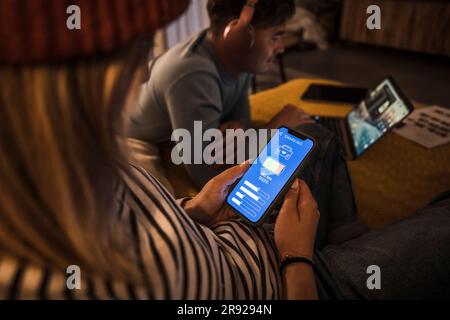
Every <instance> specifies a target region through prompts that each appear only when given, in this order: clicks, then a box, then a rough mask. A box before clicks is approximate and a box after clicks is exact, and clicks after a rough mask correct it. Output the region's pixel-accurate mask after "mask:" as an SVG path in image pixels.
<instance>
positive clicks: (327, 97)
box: [302, 84, 368, 104]
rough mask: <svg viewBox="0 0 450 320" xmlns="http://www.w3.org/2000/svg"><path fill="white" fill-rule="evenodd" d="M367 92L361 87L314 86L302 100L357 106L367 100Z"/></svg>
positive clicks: (309, 88)
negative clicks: (356, 104)
mask: <svg viewBox="0 0 450 320" xmlns="http://www.w3.org/2000/svg"><path fill="white" fill-rule="evenodd" d="M367 91H368V90H367V89H365V88H359V87H342V86H333V85H321V84H312V85H310V86H309V87H308V90H307V91H306V92H305V94H304V95H303V96H302V99H304V100H320V101H330V102H342V103H352V104H355V103H359V102H360V101H361V100H363V99H364V98H365V96H366V94H367Z"/></svg>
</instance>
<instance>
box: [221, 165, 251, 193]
mask: <svg viewBox="0 0 450 320" xmlns="http://www.w3.org/2000/svg"><path fill="white" fill-rule="evenodd" d="M249 166H250V161H249V160H247V161H245V162H243V163H242V164H240V165H237V166H234V167H232V168H230V169H228V170H225V171H224V172H222V173H221V174H219V175H218V176H216V178H215V179H216V181H217V183H218V184H219V185H221V186H223V187H225V188H227V187H229V186H231V185H232V184H233V183H234V182H235V181H236V180H237V179H239V178H240V177H242V176H243V175H244V173H245V172H246V171H247V169H248V168H249Z"/></svg>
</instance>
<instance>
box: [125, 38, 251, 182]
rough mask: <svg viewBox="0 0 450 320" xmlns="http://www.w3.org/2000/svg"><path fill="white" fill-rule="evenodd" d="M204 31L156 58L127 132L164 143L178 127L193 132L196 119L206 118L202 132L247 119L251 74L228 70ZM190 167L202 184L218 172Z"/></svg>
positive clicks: (188, 167) (140, 137)
mask: <svg viewBox="0 0 450 320" xmlns="http://www.w3.org/2000/svg"><path fill="white" fill-rule="evenodd" d="M206 35H207V31H206V30H204V31H202V32H200V33H199V34H197V35H196V36H194V37H193V38H191V39H189V40H188V41H186V42H184V43H181V44H179V45H177V46H176V47H174V48H172V49H171V50H169V51H167V52H166V53H165V54H163V55H162V56H161V57H159V58H158V59H156V60H155V61H154V62H153V63H152V67H151V73H150V79H149V81H148V82H146V83H145V84H143V85H142V88H141V92H140V96H139V101H138V103H137V105H136V107H135V109H134V110H133V112H132V114H131V118H130V123H129V128H128V136H129V137H131V138H135V139H139V140H143V141H146V142H149V143H153V144H161V143H166V142H169V141H170V140H171V135H172V132H173V130H175V129H180V128H183V129H186V130H188V131H189V132H190V133H191V135H192V137H193V136H194V121H202V122H203V126H202V129H203V132H204V131H205V130H206V129H209V128H218V127H219V126H220V124H221V123H223V122H226V121H230V120H243V121H245V122H247V123H249V120H250V111H249V101H248V86H249V80H250V75H249V74H242V75H241V76H240V77H239V79H233V78H232V77H231V76H230V75H228V74H227V73H226V71H225V70H224V68H223V66H222V65H221V64H220V62H219V61H218V58H217V56H216V55H215V53H214V51H213V49H212V46H211V44H210V42H209V40H208V39H207V36H206ZM207 144H208V143H204V142H203V143H202V145H203V148H204V147H205V146H206V145H207ZM192 150H193V149H192ZM202 150H203V149H202ZM186 168H187V170H188V173H189V174H190V175H191V177H192V178H193V180H194V182H196V184H197V185H198V186H201V185H203V184H204V183H205V182H206V181H208V180H209V179H210V178H212V177H213V176H214V175H216V174H217V171H214V170H213V169H212V168H209V167H208V166H206V165H201V166H200V165H188V166H186Z"/></svg>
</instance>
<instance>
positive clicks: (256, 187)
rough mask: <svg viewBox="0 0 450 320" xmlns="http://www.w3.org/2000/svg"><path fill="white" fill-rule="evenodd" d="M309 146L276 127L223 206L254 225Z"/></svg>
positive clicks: (283, 129)
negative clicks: (274, 132)
mask: <svg viewBox="0 0 450 320" xmlns="http://www.w3.org/2000/svg"><path fill="white" fill-rule="evenodd" d="M312 147H313V141H312V140H310V139H306V140H302V139H301V138H299V137H296V136H294V135H292V134H290V133H289V132H288V129H287V128H280V129H279V130H278V131H277V133H276V134H275V135H274V136H272V139H271V140H270V142H269V143H268V144H267V145H266V147H265V148H264V150H263V151H262V152H261V153H260V155H259V156H258V159H256V161H255V162H254V163H253V164H252V165H251V166H250V168H249V170H248V171H247V172H246V174H245V175H244V176H243V177H242V179H241V180H240V181H239V183H238V184H237V185H236V186H235V187H234V189H233V190H232V192H231V193H230V194H229V196H228V197H227V203H228V204H229V205H230V206H232V207H233V208H234V209H236V210H237V211H238V212H240V213H241V214H242V215H244V216H245V217H247V219H248V220H250V221H252V222H258V221H259V220H260V219H261V217H262V216H263V215H264V213H265V212H266V210H267V208H268V207H269V206H270V205H271V204H272V202H273V201H274V200H275V198H276V197H277V195H278V193H279V192H280V191H281V190H282V188H283V187H284V185H285V184H286V183H287V181H288V180H289V178H290V177H291V176H292V175H293V174H294V172H295V170H296V169H297V167H298V166H299V165H300V164H301V163H302V161H303V160H304V159H305V158H306V156H307V155H308V153H309V152H310V151H311V149H312Z"/></svg>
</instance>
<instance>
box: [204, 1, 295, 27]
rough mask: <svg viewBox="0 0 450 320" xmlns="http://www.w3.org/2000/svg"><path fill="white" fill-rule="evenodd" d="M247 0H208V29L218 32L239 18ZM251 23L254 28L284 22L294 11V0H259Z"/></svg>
mask: <svg viewBox="0 0 450 320" xmlns="http://www.w3.org/2000/svg"><path fill="white" fill-rule="evenodd" d="M246 2H247V0H208V6H207V9H208V15H209V19H210V22H211V24H210V29H211V31H212V32H213V33H215V34H218V33H220V32H222V30H223V29H224V28H225V27H226V25H227V24H228V23H229V22H230V21H232V20H234V19H237V18H239V16H240V14H241V11H242V8H243V7H244V5H245V3H246ZM255 9H256V10H255V15H254V16H253V20H252V25H253V26H254V27H255V28H265V27H272V26H277V25H281V24H283V23H285V22H286V21H287V20H289V19H290V18H291V17H292V16H293V15H294V13H295V3H294V0H260V1H258V3H257V4H256V7H255Z"/></svg>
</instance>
